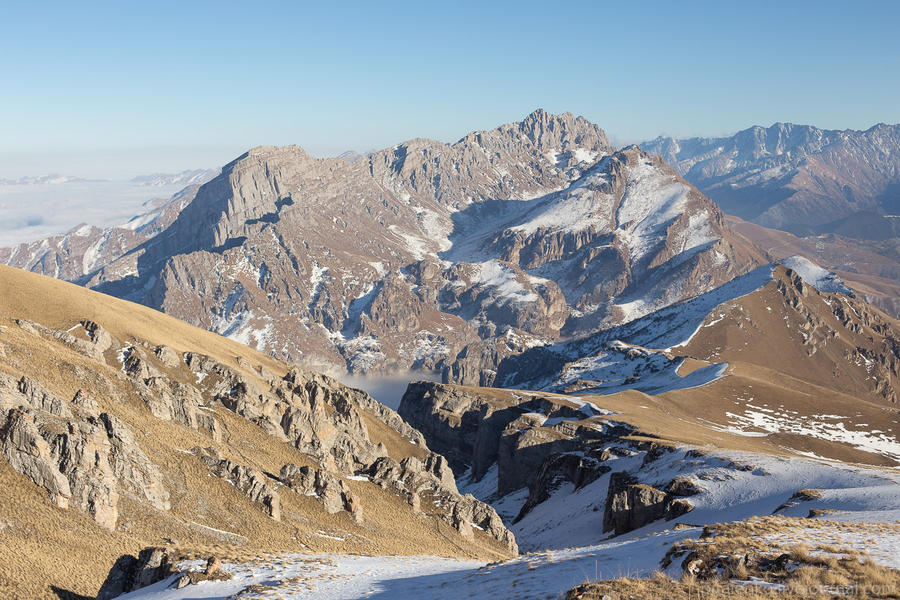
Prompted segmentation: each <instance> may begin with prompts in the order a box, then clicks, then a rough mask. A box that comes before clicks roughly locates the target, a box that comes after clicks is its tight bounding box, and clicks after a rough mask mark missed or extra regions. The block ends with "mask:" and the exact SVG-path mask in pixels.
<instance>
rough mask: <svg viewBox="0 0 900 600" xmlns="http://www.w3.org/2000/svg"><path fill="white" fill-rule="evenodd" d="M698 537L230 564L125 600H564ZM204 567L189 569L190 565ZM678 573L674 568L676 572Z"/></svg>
mask: <svg viewBox="0 0 900 600" xmlns="http://www.w3.org/2000/svg"><path fill="white" fill-rule="evenodd" d="M697 535H699V532H698V531H679V532H668V533H666V534H663V535H659V536H651V537H647V538H643V539H639V540H629V541H625V542H612V543H608V544H599V545H595V546H590V547H584V548H574V549H569V550H560V551H547V552H544V553H541V554H533V555H526V556H522V557H520V558H517V559H513V560H510V561H505V562H502V563H484V562H475V561H458V560H451V559H445V558H439V557H434V556H399V557H377V558H367V557H360V556H354V555H352V554H328V555H278V556H273V557H271V558H269V559H264V560H257V561H252V562H247V563H239V562H233V561H228V562H226V563H225V566H224V568H225V569H226V570H228V571H229V572H232V573H234V575H235V577H234V579H233V580H231V581H227V582H204V583H201V584H199V585H196V586H190V587H188V588H184V589H181V590H175V589H171V588H170V587H169V586H171V585H172V584H173V583H174V578H172V579H169V580H166V581H164V582H160V583H158V584H155V585H153V586H150V587H147V588H145V589H143V590H138V591H136V592H133V593H131V594H128V595H126V596H121V598H122V599H123V600H182V599H186V598H196V599H201V598H208V599H210V600H212V599H213V598H215V599H220V598H226V597H233V598H242V597H244V596H242V595H240V592H241V591H242V590H246V589H248V588H250V586H251V585H253V584H256V585H258V586H260V588H257V589H256V590H255V591H256V592H257V593H258V592H262V591H263V590H265V591H266V592H268V593H269V594H273V595H277V596H278V597H281V598H284V599H285V600H288V599H298V598H304V599H309V600H337V599H342V600H353V599H356V598H378V599H384V600H387V599H397V600H405V599H414V598H435V599H438V600H440V599H444V598H446V599H456V598H483V597H496V598H509V597H511V596H510V594H511V593H513V594H514V595H515V598H521V599H534V600H544V599H546V598H556V597H560V596H561V595H562V594H563V593H564V592H565V591H566V590H567V589H569V588H570V587H572V586H574V585H576V584H578V583H581V582H583V581H585V580H586V579H588V578H590V577H596V576H599V575H612V576H615V575H619V574H621V575H626V574H627V575H632V576H637V577H646V576H649V575H650V574H652V573H653V572H654V571H655V570H658V569H659V564H660V561H661V560H662V558H663V557H664V556H665V554H666V552H667V551H668V550H669V548H670V547H671V545H672V544H673V543H674V542H677V541H679V540H683V539H685V538H687V537H691V536H697ZM198 566H199V565H198V564H197V563H196V562H194V563H185V567H187V568H190V567H194V568H195V569H196V568H197V567H198ZM673 573H674V570H673Z"/></svg>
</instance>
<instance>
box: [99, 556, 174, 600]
mask: <svg viewBox="0 0 900 600" xmlns="http://www.w3.org/2000/svg"><path fill="white" fill-rule="evenodd" d="M176 564H177V557H176V556H175V555H174V553H173V552H172V551H171V550H169V549H168V548H145V549H143V550H141V551H140V552H139V553H138V555H137V556H132V555H130V554H126V555H124V556H122V557H120V558H119V559H118V560H117V561H116V563H115V565H113V567H112V569H110V572H109V575H108V576H107V578H106V581H105V582H104V583H103V586H102V587H101V588H100V591H99V593H98V594H97V600H112V598H116V597H118V596H121V595H122V594H127V593H128V592H133V591H134V590H137V589H140V588H142V587H146V586H148V585H152V584H154V583H156V582H158V581H162V580H163V579H166V578H167V577H169V576H170V575H173V574H174V573H175V568H176Z"/></svg>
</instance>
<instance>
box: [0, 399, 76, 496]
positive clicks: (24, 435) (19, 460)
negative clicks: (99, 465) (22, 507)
mask: <svg viewBox="0 0 900 600" xmlns="http://www.w3.org/2000/svg"><path fill="white" fill-rule="evenodd" d="M0 444H2V448H3V457H4V458H5V459H6V460H7V462H9V464H10V466H11V467H12V468H13V469H15V470H16V471H18V472H19V473H22V474H23V475H25V476H26V477H28V478H29V479H31V480H32V481H33V482H34V483H36V484H37V485H39V486H40V487H42V488H44V489H45V490H47V491H48V492H49V493H50V500H51V501H52V502H54V503H55V504H56V505H57V506H59V507H60V508H68V507H69V503H70V501H71V500H72V489H71V487H70V486H69V480H68V478H67V477H65V476H64V475H63V474H62V473H61V472H60V471H59V465H57V464H56V461H54V460H53V457H52V456H51V450H50V444H48V443H47V441H46V440H45V439H44V438H43V436H41V432H40V431H39V430H38V428H37V425H36V424H35V422H34V414H33V413H32V412H28V411H26V410H23V409H18V408H14V409H11V410H10V411H9V413H8V414H7V415H5V424H4V425H3V427H2V428H0Z"/></svg>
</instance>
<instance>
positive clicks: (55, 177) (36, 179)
mask: <svg viewBox="0 0 900 600" xmlns="http://www.w3.org/2000/svg"><path fill="white" fill-rule="evenodd" d="M75 181H87V179H83V178H81V177H75V176H74V175H59V174H58V173H51V174H49V175H26V176H25V177H18V178H16V179H3V178H0V185H55V184H60V183H72V182H75Z"/></svg>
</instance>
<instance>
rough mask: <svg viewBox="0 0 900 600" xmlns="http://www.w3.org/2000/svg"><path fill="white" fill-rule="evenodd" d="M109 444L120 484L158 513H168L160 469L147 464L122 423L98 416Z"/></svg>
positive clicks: (112, 464)
mask: <svg viewBox="0 0 900 600" xmlns="http://www.w3.org/2000/svg"><path fill="white" fill-rule="evenodd" d="M99 419H100V422H101V423H102V424H103V426H104V428H105V429H106V435H107V438H108V439H109V443H110V459H109V463H110V466H111V467H112V471H113V474H114V475H115V477H116V478H117V479H118V481H119V485H121V486H122V488H124V489H125V490H127V491H129V492H131V493H133V494H135V495H137V497H138V498H140V499H142V500H146V501H147V502H149V503H150V504H151V505H152V506H153V507H154V508H157V509H158V510H169V508H171V504H170V503H169V492H168V491H167V490H166V488H165V486H164V485H163V476H162V473H161V472H160V470H159V468H158V467H157V466H156V465H154V464H153V463H152V462H150V459H149V458H147V455H146V454H144V451H143V450H141V448H140V446H139V445H138V444H137V442H136V441H135V439H134V436H133V435H132V433H131V430H129V429H128V428H127V427H126V426H125V424H124V423H122V421H120V420H119V419H117V418H116V417H114V416H112V415H108V414H106V413H103V414H101V415H100V417H99Z"/></svg>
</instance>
